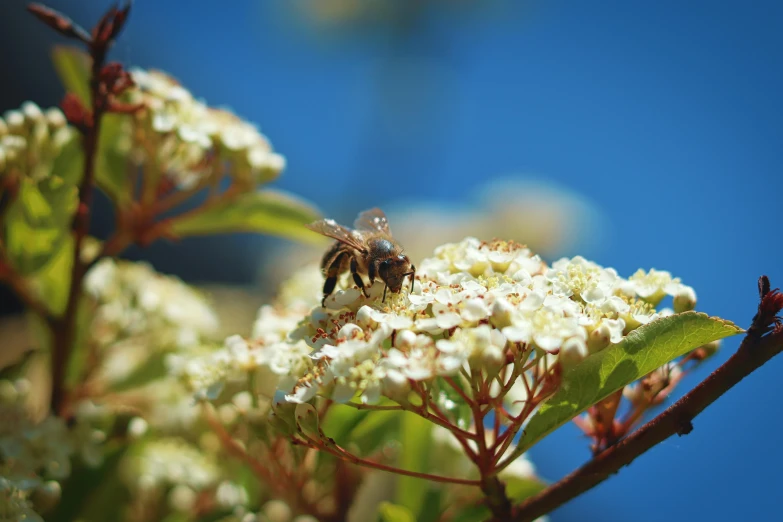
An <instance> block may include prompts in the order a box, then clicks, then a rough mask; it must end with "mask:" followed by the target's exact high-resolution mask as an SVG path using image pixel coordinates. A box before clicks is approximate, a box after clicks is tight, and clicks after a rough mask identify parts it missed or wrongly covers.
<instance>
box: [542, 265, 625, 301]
mask: <svg viewBox="0 0 783 522" xmlns="http://www.w3.org/2000/svg"><path fill="white" fill-rule="evenodd" d="M546 278H547V280H549V281H550V282H551V283H552V293H553V294H554V295H559V296H565V297H571V296H574V297H576V298H577V299H580V300H582V301H584V302H585V303H589V304H601V303H602V302H603V301H604V300H606V299H607V298H608V297H609V296H611V295H612V293H613V292H614V288H615V285H616V283H617V273H616V272H615V271H614V270H612V269H605V268H603V267H600V266H598V265H597V264H595V263H592V262H590V261H587V260H586V259H585V258H583V257H581V256H576V257H574V258H572V259H565V258H564V259H560V260H559V261H556V262H555V263H554V264H552V268H551V269H550V270H548V271H547V273H546Z"/></svg>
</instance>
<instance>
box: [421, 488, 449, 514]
mask: <svg viewBox="0 0 783 522" xmlns="http://www.w3.org/2000/svg"><path fill="white" fill-rule="evenodd" d="M443 496H444V495H443V489H442V488H438V487H428V488H427V493H426V495H424V502H422V505H421V509H420V510H419V513H418V515H417V516H416V520H417V522H438V520H440V519H441V515H442V511H443V508H442V507H441V505H442V503H443Z"/></svg>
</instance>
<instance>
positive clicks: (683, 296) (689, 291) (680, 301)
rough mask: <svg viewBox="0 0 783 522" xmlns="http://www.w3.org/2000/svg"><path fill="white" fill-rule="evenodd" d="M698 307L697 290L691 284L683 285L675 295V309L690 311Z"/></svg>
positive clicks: (679, 311) (677, 311)
mask: <svg viewBox="0 0 783 522" xmlns="http://www.w3.org/2000/svg"><path fill="white" fill-rule="evenodd" d="M695 307H696V292H695V291H694V290H693V288H691V287H690V286H685V285H682V287H681V288H680V290H679V291H678V292H677V293H676V294H675V295H674V311H675V312H676V313H678V314H679V313H681V312H688V311H690V310H693V309H694V308H695Z"/></svg>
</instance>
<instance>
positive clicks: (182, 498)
mask: <svg viewBox="0 0 783 522" xmlns="http://www.w3.org/2000/svg"><path fill="white" fill-rule="evenodd" d="M197 498H198V495H197V494H196V492H195V491H193V490H192V489H190V487H188V486H186V485H184V484H179V485H177V486H174V489H172V490H171V492H169V499H168V500H169V506H170V507H171V509H173V510H174V511H178V512H180V513H184V512H187V511H190V510H191V509H192V508H193V506H194V505H195V504H196V499H197Z"/></svg>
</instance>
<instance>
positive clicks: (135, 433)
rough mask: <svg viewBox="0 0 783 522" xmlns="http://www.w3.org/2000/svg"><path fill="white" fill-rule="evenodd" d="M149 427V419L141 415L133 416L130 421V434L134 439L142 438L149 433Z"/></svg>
mask: <svg viewBox="0 0 783 522" xmlns="http://www.w3.org/2000/svg"><path fill="white" fill-rule="evenodd" d="M148 428H149V425H148V424H147V421H145V420H144V419H142V418H141V417H133V418H132V419H131V420H130V422H129V423H128V435H130V437H131V438H132V439H134V440H135V439H140V438H141V437H143V436H144V434H145V433H147V429H148Z"/></svg>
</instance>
